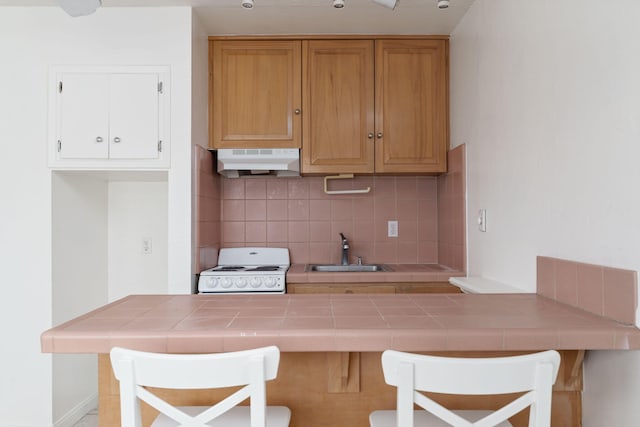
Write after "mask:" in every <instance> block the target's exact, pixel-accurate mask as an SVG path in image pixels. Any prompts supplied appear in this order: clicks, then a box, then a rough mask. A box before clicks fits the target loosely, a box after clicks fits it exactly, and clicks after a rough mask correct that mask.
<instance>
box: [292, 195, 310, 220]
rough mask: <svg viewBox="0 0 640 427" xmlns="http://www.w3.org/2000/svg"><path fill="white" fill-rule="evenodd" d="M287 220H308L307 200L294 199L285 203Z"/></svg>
mask: <svg viewBox="0 0 640 427" xmlns="http://www.w3.org/2000/svg"><path fill="white" fill-rule="evenodd" d="M287 211H288V219H289V221H308V220H309V200H306V199H294V200H289V201H288V203H287Z"/></svg>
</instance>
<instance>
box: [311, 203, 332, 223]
mask: <svg viewBox="0 0 640 427" xmlns="http://www.w3.org/2000/svg"><path fill="white" fill-rule="evenodd" d="M309 219H310V220H312V221H313V220H324V221H328V220H330V219H331V200H309Z"/></svg>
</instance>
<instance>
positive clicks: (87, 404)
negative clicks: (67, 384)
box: [53, 393, 98, 427]
mask: <svg viewBox="0 0 640 427" xmlns="http://www.w3.org/2000/svg"><path fill="white" fill-rule="evenodd" d="M97 407H98V393H93V394H92V395H91V396H89V397H87V398H86V399H85V400H83V401H82V402H80V403H78V404H77V405H76V406H75V407H74V408H72V409H71V410H70V411H69V412H67V413H66V414H64V415H63V416H62V417H61V418H60V419H59V420H58V421H56V422H54V423H53V427H73V425H74V424H76V423H77V422H78V421H80V420H81V419H82V417H84V416H85V415H87V414H88V413H89V412H91V411H92V410H94V409H95V408H97Z"/></svg>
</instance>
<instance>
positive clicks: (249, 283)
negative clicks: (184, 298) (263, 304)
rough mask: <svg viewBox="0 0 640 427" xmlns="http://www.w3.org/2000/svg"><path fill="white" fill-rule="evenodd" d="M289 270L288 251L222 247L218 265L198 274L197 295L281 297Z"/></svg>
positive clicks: (285, 249)
mask: <svg viewBox="0 0 640 427" xmlns="http://www.w3.org/2000/svg"><path fill="white" fill-rule="evenodd" d="M288 269H289V249H287V248H223V249H220V253H219V254H218V265H217V266H216V267H213V268H210V269H208V270H204V271H203V272H201V273H200V278H199V279H198V293H201V294H247V293H265V294H266V293H271V294H282V293H284V292H285V289H286V287H285V276H286V274H287V270H288Z"/></svg>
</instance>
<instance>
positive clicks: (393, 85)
mask: <svg viewBox="0 0 640 427" xmlns="http://www.w3.org/2000/svg"><path fill="white" fill-rule="evenodd" d="M448 111H449V106H448V52H447V43H446V41H444V40H377V41H376V113H375V114H376V155H375V159H376V160H375V161H376V168H375V169H376V172H387V173H406V172H414V173H440V172H446V170H447V164H446V158H447V148H448V141H449V115H448Z"/></svg>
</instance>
